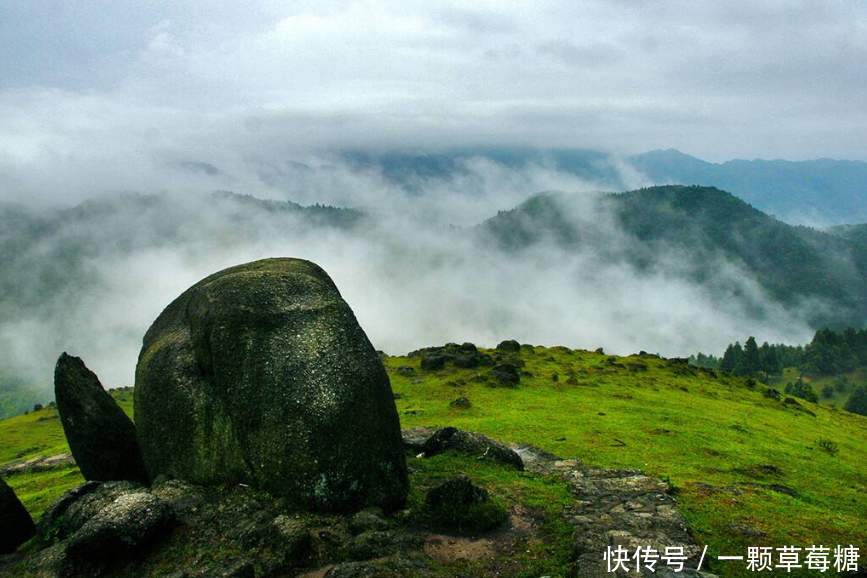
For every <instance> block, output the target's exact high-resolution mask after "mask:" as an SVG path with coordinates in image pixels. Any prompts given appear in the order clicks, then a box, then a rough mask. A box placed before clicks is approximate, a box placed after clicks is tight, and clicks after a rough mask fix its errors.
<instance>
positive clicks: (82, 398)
mask: <svg viewBox="0 0 867 578" xmlns="http://www.w3.org/2000/svg"><path fill="white" fill-rule="evenodd" d="M54 396H55V397H56V398H57V411H58V413H59V414H60V422H61V423H62V424H63V432H64V433H65V434H66V440H67V441H68V442H69V449H70V450H72V456H73V457H74V458H75V463H76V464H77V465H78V467H79V469H80V470H81V475H82V476H84V479H86V480H96V481H101V482H108V481H112V480H131V481H135V482H144V481H146V480H147V474H146V473H145V468H144V464H143V463H142V459H141V453H140V452H139V447H138V441H137V440H136V433H135V426H134V425H133V423H132V420H130V419H129V417H127V415H126V414H125V413H124V412H123V410H122V409H121V408H120V406H119V405H117V402H115V401H114V398H112V397H111V395H109V394H108V392H106V391H105V389H103V387H102V384H101V383H100V382H99V378H98V377H96V374H95V373H93V372H92V371H90V370H89V369H88V368H87V366H86V365H84V362H83V361H82V360H81V359H80V358H78V357H73V356H72V355H68V354H66V353H63V354H61V356H60V358H59V359H58V360H57V365H55V367H54Z"/></svg>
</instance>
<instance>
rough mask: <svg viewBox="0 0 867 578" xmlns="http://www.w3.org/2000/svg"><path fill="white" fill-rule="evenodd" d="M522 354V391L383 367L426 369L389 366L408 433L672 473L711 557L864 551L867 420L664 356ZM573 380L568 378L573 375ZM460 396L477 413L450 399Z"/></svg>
mask: <svg viewBox="0 0 867 578" xmlns="http://www.w3.org/2000/svg"><path fill="white" fill-rule="evenodd" d="M522 359H523V360H524V361H525V362H526V366H525V368H524V369H525V370H526V371H529V372H531V373H532V374H533V377H523V378H522V380H521V385H520V387H519V388H517V389H505V388H492V387H489V386H487V385H486V384H484V383H479V382H476V381H474V380H473V376H474V375H475V374H476V373H477V372H476V371H475V370H457V369H453V368H451V367H449V368H447V369H446V370H444V371H438V372H423V371H421V370H420V369H419V367H418V364H419V359H418V358H415V359H413V358H397V357H395V358H389V359H387V360H386V364H387V365H388V366H391V367H397V366H399V365H411V366H413V367H415V368H416V370H417V372H418V373H417V375H416V376H410V377H404V376H400V375H397V374H396V373H395V372H392V373H391V380H392V386H393V388H394V391H395V393H398V394H400V396H401V397H400V399H398V400H397V404H398V409H399V411H400V412H401V421H402V425H403V427H411V426H418V425H446V424H447V425H454V426H456V427H459V428H465V429H472V430H475V431H480V432H482V433H486V434H488V435H491V436H493V437H496V438H498V439H501V440H504V441H509V442H529V443H532V444H534V445H537V446H539V447H541V448H543V449H545V450H548V451H550V452H553V453H555V454H558V455H560V456H563V457H577V458H580V459H582V460H584V461H585V462H586V463H588V464H593V465H601V466H605V467H623V468H640V469H643V470H645V471H646V472H649V473H651V474H653V475H656V476H660V477H664V478H666V479H669V480H670V481H671V483H672V484H673V486H674V487H675V488H676V489H677V499H678V502H679V504H680V505H681V508H682V510H683V512H684V515H685V516H686V518H687V520H688V522H689V523H690V524H691V525H692V527H693V528H694V530H695V532H696V535H697V538H698V539H699V541H700V542H701V543H702V544H707V545H708V553H709V554H710V555H712V556H716V555H746V548H747V547H748V546H773V547H778V546H783V545H787V544H794V545H801V546H808V545H813V544H826V545H827V544H835V545H836V544H844V543H845V544H850V543H852V544H854V545H856V546H860V547H861V548H864V547H865V546H867V528H865V526H864V524H863V520H865V519H867V501H865V500H864V499H863V495H864V491H865V489H867V472H865V471H864V470H863V465H862V464H863V456H864V452H865V449H867V419H865V418H864V417H861V416H856V415H853V414H849V413H847V412H844V411H841V410H837V409H834V408H830V407H828V406H819V405H816V404H810V403H807V402H802V404H803V405H804V406H805V407H807V408H808V409H810V410H812V411H813V412H815V413H816V417H813V416H811V415H809V414H808V413H805V412H802V411H797V410H793V409H790V408H786V407H785V406H784V405H783V404H781V403H779V402H776V401H773V400H771V399H768V398H765V397H764V396H763V395H762V392H763V391H764V387H763V386H761V385H758V386H756V387H755V389H754V390H751V389H749V388H748V387H747V385H746V380H743V379H740V378H735V377H729V376H725V377H723V376H721V377H720V378H718V379H713V378H711V377H709V376H707V375H706V374H704V373H702V372H699V371H695V370H691V369H683V368H682V366H677V365H673V364H670V363H669V362H667V361H664V360H656V359H644V360H639V358H637V357H635V358H618V362H619V363H620V364H621V365H622V367H618V366H611V365H609V364H608V363H607V362H606V359H607V356H605V355H600V354H596V353H590V352H578V351H575V352H567V351H566V350H563V349H559V348H552V349H543V348H536V349H535V355H528V354H522ZM629 363H644V364H646V366H647V371H643V372H642V371H630V370H629V369H628V367H627V366H628V364H629ZM480 372H484V370H480ZM554 372H556V373H557V374H558V376H559V381H557V382H554V381H553V380H552V374H553V373H554ZM570 374H571V375H572V376H573V381H574V382H575V383H573V384H569V383H566V380H567V378H568V377H569V375H570ZM460 395H465V396H467V397H468V398H469V399H470V401H471V402H472V407H471V408H470V409H467V410H460V409H454V408H450V407H449V405H448V404H449V402H450V401H452V400H453V399H455V398H457V397H458V396H460ZM414 412H421V413H414ZM817 438H826V439H830V440H833V441H835V442H836V443H837V444H838V446H839V448H840V453H839V455H838V456H837V457H832V456H830V455H828V454H826V453H824V452H822V451H820V450H818V449H815V448H814V447H813V445H814V441H815V440H816V439H817ZM759 466H773V467H774V468H776V469H777V471H778V472H779V473H777V474H775V473H764V472H765V471H767V470H768V469H767V468H766V469H765V470H762V468H760V467H759ZM700 484H705V485H709V486H714V487H716V488H726V487H733V488H736V492H729V491H724V490H723V491H718V490H714V489H713V488H707V487H706V486H702V485H700ZM748 484H755V485H748ZM770 484H780V485H783V486H786V487H789V488H792V489H793V490H795V492H796V493H797V497H791V496H788V495H786V494H783V493H780V492H777V491H773V490H771V489H768V488H766V487H762V486H767V485H770ZM738 524H741V525H749V526H751V527H753V528H756V529H757V530H760V531H762V532H764V533H765V534H766V535H767V537H766V538H758V539H757V538H749V537H745V536H743V535H741V534H739V533H738V532H737V531H735V530H733V529H732V528H731V526H732V525H738ZM723 569H724V570H725V575H726V576H746V575H747V573H746V572H745V571H743V572H741V573H739V570H743V569H742V568H737V567H735V566H733V565H727V566H725V567H724V568H723ZM793 575H795V574H793Z"/></svg>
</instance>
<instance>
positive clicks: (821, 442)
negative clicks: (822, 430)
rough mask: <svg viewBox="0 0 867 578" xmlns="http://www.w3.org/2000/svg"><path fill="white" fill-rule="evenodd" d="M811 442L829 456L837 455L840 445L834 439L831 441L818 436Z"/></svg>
mask: <svg viewBox="0 0 867 578" xmlns="http://www.w3.org/2000/svg"><path fill="white" fill-rule="evenodd" d="M813 443H815V444H816V447H817V448H819V449H820V450H822V451H823V452H825V453H826V454H828V455H829V456H831V457H837V455H838V454H839V453H840V447H839V446H838V445H837V442H835V441H831V440H829V439H826V438H818V439H816V441H815V442H813Z"/></svg>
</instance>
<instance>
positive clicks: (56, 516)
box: [39, 481, 147, 539]
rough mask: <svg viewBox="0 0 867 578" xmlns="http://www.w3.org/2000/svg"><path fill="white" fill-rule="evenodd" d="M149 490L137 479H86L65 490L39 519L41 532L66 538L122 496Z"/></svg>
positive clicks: (43, 534)
mask: <svg viewBox="0 0 867 578" xmlns="http://www.w3.org/2000/svg"><path fill="white" fill-rule="evenodd" d="M146 491H147V490H146V489H145V488H143V487H142V486H140V485H139V484H136V483H135V482H129V481H123V482H105V483H101V482H85V483H83V484H81V485H79V486H76V487H75V488H73V489H71V490H69V491H67V492H64V494H63V495H62V496H60V498H58V499H57V500H55V501H54V503H52V504H51V505H50V506H48V509H46V510H45V512H44V513H43V514H42V517H41V518H40V519H39V535H40V536H42V537H48V538H54V537H56V538H59V539H65V538H68V537H69V536H71V535H73V534H74V533H75V532H77V531H78V530H79V529H81V528H82V526H84V525H85V524H86V523H87V522H89V521H90V520H91V519H92V518H93V517H94V516H96V515H97V514H99V513H100V512H101V511H102V510H103V509H104V508H106V507H107V506H108V505H109V504H111V503H112V502H114V501H115V500H116V499H118V498H120V497H121V496H123V495H127V494H133V493H144V492H146Z"/></svg>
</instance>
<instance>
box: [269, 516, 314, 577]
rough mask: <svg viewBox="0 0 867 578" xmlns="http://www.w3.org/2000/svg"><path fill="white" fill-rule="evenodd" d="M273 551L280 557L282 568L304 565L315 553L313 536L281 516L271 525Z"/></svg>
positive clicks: (297, 523)
mask: <svg viewBox="0 0 867 578" xmlns="http://www.w3.org/2000/svg"><path fill="white" fill-rule="evenodd" d="M271 525H272V528H273V532H271V535H270V538H271V540H270V544H269V545H270V546H271V549H272V550H274V551H275V552H277V553H278V554H279V556H280V567H281V568H294V567H296V566H301V565H302V564H304V563H305V562H306V561H307V560H308V559H309V558H310V556H311V554H312V553H313V536H312V535H311V534H310V530H308V529H307V527H306V526H305V525H304V524H303V523H301V522H299V521H298V520H294V519H292V518H290V517H289V516H286V515H282V514H281V515H279V516H277V517H276V518H274V520H273V522H272V523H271Z"/></svg>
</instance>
